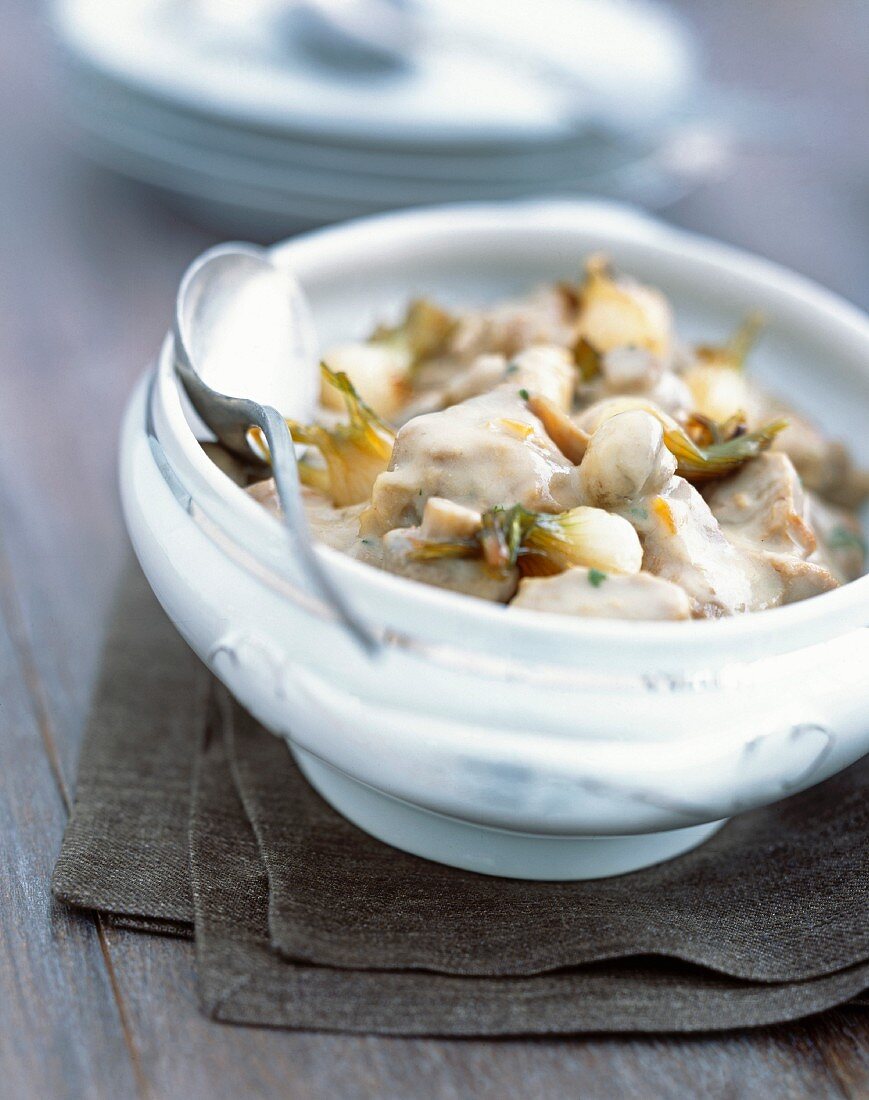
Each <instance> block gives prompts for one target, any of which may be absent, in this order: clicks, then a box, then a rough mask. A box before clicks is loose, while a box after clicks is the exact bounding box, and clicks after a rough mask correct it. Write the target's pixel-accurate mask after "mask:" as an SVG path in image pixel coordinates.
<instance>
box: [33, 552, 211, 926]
mask: <svg viewBox="0 0 869 1100" xmlns="http://www.w3.org/2000/svg"><path fill="white" fill-rule="evenodd" d="M210 684H211V677H210V674H209V672H208V670H207V669H206V668H205V667H204V666H203V665H202V664H201V663H200V661H199V659H198V658H197V657H196V655H195V654H194V653H193V652H192V650H191V649H190V648H189V646H188V645H187V643H186V642H185V641H184V639H183V638H182V637H181V635H180V634H179V633H178V631H177V630H175V628H174V627H173V626H172V624H171V623H170V622H169V620H168V619H167V618H166V615H165V614H164V613H163V611H162V609H161V608H160V605H159V604H158V603H157V600H156V599H155V597H154V594H153V593H152V591H151V589H150V587H149V586H148V582H147V581H146V580H145V577H144V576H143V574H142V571H141V570H140V569H139V567H138V566H137V565H135V564H134V563H131V564H130V567H129V568H128V569H127V570H126V571H125V574H124V579H123V581H122V583H121V586H120V590H119V593H118V596H117V599H116V602H115V608H114V613H113V617H112V622H111V624H110V627H109V633H108V636H107V638H106V644H105V650H104V654H103V665H102V671H101V676H100V680H99V683H98V685H97V692H96V698H95V700H94V705H93V707H92V709H91V714H90V721H89V724H88V729H87V732H86V734H85V738H84V743H83V744H82V750H81V756H80V757H79V764H78V780H77V783H76V797H75V805H74V807H73V812H72V815H71V817H70V820H69V823H68V824H67V828H66V833H65V835H64V838H63V847H62V848H61V852H60V857H59V859H58V861H57V864H56V866H55V868H54V875H53V878H52V889H53V890H54V893H55V895H56V896H57V897H59V898H60V899H62V900H63V901H65V902H67V903H68V904H70V905H76V906H79V907H81V908H85V909H99V910H102V911H104V912H106V913H109V914H111V915H112V917H113V918H114V919H115V920H117V922H118V923H119V924H124V925H125V926H128V927H142V928H143V929H145V930H149V929H150V930H155V929H156V930H160V931H166V932H180V933H182V934H183V933H184V932H186V933H187V934H188V935H189V934H190V931H191V926H192V922H193V902H192V899H191V896H190V868H189V857H188V844H187V826H188V819H189V817H190V782H191V775H192V769H193V758H194V753H195V749H196V745H197V738H198V736H199V731H200V730H201V728H202V725H203V722H204V720H205V708H206V704H207V701H208V695H209V691H210ZM185 926H186V927H185Z"/></svg>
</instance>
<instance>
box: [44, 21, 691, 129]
mask: <svg viewBox="0 0 869 1100" xmlns="http://www.w3.org/2000/svg"><path fill="white" fill-rule="evenodd" d="M272 7H274V6H272ZM263 9H264V5H262V4H260V5H259V6H258V7H255V8H254V11H253V14H252V17H251V20H250V21H249V23H248V25H247V26H245V24H244V23H243V22H237V23H236V25H235V26H234V28H233V29H232V31H233V33H232V34H227V33H226V32H225V31H222V30H221V26H220V24H219V23H218V22H216V21H213V20H212V21H210V20H209V18H208V6H207V5H200V4H196V3H193V2H191V0H162V2H161V0H123V2H118V3H116V4H114V5H113V6H112V10H111V15H110V16H109V15H108V14H107V11H106V7H105V4H104V3H103V2H102V0H56V4H55V10H54V20H55V23H56V26H57V27H58V30H59V33H60V35H61V37H62V39H63V40H64V42H65V43H66V44H67V47H68V48H69V49H71V50H72V51H73V52H74V53H76V54H78V55H79V56H80V57H82V58H83V59H86V61H87V63H88V64H89V65H91V66H92V67H94V68H96V69H97V70H99V71H101V72H105V73H107V74H109V75H111V76H113V77H114V78H115V79H117V80H119V81H121V82H123V83H128V84H131V85H133V86H136V87H139V88H142V89H145V90H147V91H148V92H149V93H150V94H152V95H155V96H159V97H163V98H166V99H169V100H177V101H178V102H180V103H183V104H185V105H186V106H188V107H191V108H195V109H197V110H203V111H207V112H210V113H212V114H214V115H216V116H220V117H226V118H230V119H233V120H235V121H241V122H244V123H247V124H254V125H257V124H261V125H269V126H274V127H280V128H286V129H291V130H295V131H299V132H305V133H310V134H315V135H317V136H318V137H319V136H322V135H326V134H328V135H332V136H339V137H349V138H351V139H354V140H363V139H364V140H375V141H379V142H387V141H388V142H394V143H396V144H399V145H403V144H410V145H416V146H418V145H420V144H422V143H430V144H441V145H444V144H445V145H454V146H462V145H465V144H467V143H469V142H470V143H471V144H474V145H479V144H480V143H485V142H490V143H494V144H501V145H503V144H507V145H509V144H511V143H520V144H525V143H528V142H535V141H541V140H543V141H549V140H552V139H553V138H558V137H564V136H566V135H568V134H572V133H576V132H577V131H578V130H581V129H584V128H585V127H586V126H587V125H588V124H589V123H590V122H594V121H595V120H602V119H604V118H606V119H607V120H608V122H609V123H610V124H618V125H630V126H641V125H647V124H648V123H650V122H652V121H659V120H660V118H661V117H663V116H667V115H669V114H671V113H672V111H673V110H674V109H675V107H676V106H677V105H679V104H681V103H683V102H684V100H685V99H686V97H687V96H688V95H689V93H690V90H691V87H692V85H693V82H694V78H695V71H696V64H695V61H694V57H693V51H692V49H691V47H690V46H689V44H688V42H687V39H686V35H685V33H684V31H683V30H682V29H681V27H680V26H679V25H677V24H676V22H675V20H674V19H673V18H672V17H670V16H669V15H668V14H667V13H666V12H665V11H664V10H663V9H661V8H660V7H658V6H657V5H656V4H653V3H651V2H649V0H645V2H640V0H633V2H631V3H626V2H625V0H583V3H582V4H578V3H575V2H574V0H534V2H531V0H512V3H511V4H510V17H509V19H505V18H504V10H503V6H502V4H501V3H500V0H473V2H472V3H469V2H468V0H437V2H436V3H434V4H432V5H430V9H431V11H432V13H433V19H434V21H435V23H436V24H437V28H438V29H437V30H436V31H432V32H431V33H429V34H427V35H426V36H425V37H424V38H423V40H422V44H421V45H420V48H419V50H418V51H417V53H416V54H415V57H414V60H415V64H414V65H412V66H411V67H409V69H408V70H407V72H406V73H405V74H400V75H398V76H395V77H393V78H391V79H383V80H379V81H376V80H375V81H372V80H368V81H366V82H365V83H362V82H361V81H355V80H352V79H350V78H347V77H345V78H343V79H336V77H335V74H334V73H333V72H331V71H329V70H326V69H324V68H322V67H319V66H316V65H312V64H311V62H310V59H309V58H306V57H305V56H304V55H302V54H300V53H299V51H298V50H297V49H296V45H295V42H294V40H293V38H292V36H290V35H285V36H284V37H283V38H282V37H281V33H280V28H279V26H278V25H277V24H276V25H275V29H274V30H273V31H272V32H271V33H268V34H267V33H259V31H260V29H259V28H258V27H257V26H256V25H255V24H256V18H257V16H258V15H262V14H263ZM267 14H268V12H266V15H267ZM457 28H459V29H457ZM463 41H464V42H465V43H466V44H465V45H464V46H463V45H461V42H463ZM525 58H535V59H536V60H534V61H527V62H524V63H520V62H522V61H524V59H525ZM553 74H555V75H553Z"/></svg>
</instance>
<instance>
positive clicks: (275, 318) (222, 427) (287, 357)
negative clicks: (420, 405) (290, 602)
mask: <svg viewBox="0 0 869 1100" xmlns="http://www.w3.org/2000/svg"><path fill="white" fill-rule="evenodd" d="M174 354H175V370H176V372H177V374H178V376H179V378H180V380H181V382H182V385H183V387H184V390H185V392H186V394H187V396H188V398H189V399H190V403H191V404H192V405H193V408H194V409H195V410H196V412H197V414H198V415H199V417H200V418H201V419H202V421H203V422H204V424H205V425H206V427H207V428H209V429H210V430H211V431H212V432H214V434H215V435H216V436H217V438H218V440H219V441H220V442H221V443H222V444H223V446H224V447H226V448H227V449H228V450H229V451H231V452H232V453H233V454H235V455H237V456H238V457H239V458H241V459H243V460H244V461H245V462H247V463H249V464H251V463H252V464H259V465H263V466H265V465H267V464H268V463H266V462H265V460H264V459H263V458H262V456H261V455H260V454H259V453H258V452H257V451H256V450H255V449H254V448H253V447H252V446H251V444H250V430H251V428H253V427H258V428H259V429H260V430H261V431H262V433H263V435H264V436H265V439H266V443H267V444H268V451H269V461H270V464H271V468H272V474H273V476H274V479H275V488H276V489H277V494H278V499H279V501H280V505H281V516H282V518H283V521H284V525H285V527H286V528H287V531H288V532H289V534H290V539H291V542H292V550H293V551H294V552H295V553H296V554H298V556H299V560H300V561H301V562H302V564H303V567H304V569H305V572H306V574H307V578H308V580H309V582H310V583H311V585H312V587H313V588H314V590H315V591H317V592H318V593H319V594H320V595H321V596H322V597H323V598H324V599H325V600H326V601H327V603H328V604H329V605H330V606H331V607H332V609H333V610H334V611H335V612H336V613H337V614H338V615H339V616H340V618H341V619H342V620H343V621H344V623H345V624H346V626H347V627H348V629H349V630H350V632H351V634H352V636H353V637H355V638H356V639H357V641H359V643H360V644H361V645H363V646H364V648H365V649H367V650H368V651H369V652H374V651H376V650H377V648H378V647H379V641H378V639H377V638H376V636H375V634H374V633H373V632H372V630H371V629H370V628H369V627H368V626H367V625H366V624H365V623H363V622H362V621H361V620H360V619H359V617H358V616H357V614H356V613H355V611H354V610H353V608H352V607H351V606H350V604H349V603H348V601H347V599H346V597H345V596H344V594H343V592H341V590H340V589H339V588H338V587H337V586H336V585H335V583H334V581H333V580H332V578H331V576H330V575H329V573H328V572H327V571H326V569H325V568H324V567H323V564H322V562H321V561H320V558H319V557H318V555H317V552H316V550H315V548H314V544H313V538H312V535H311V532H310V529H309V526H308V521H307V517H306V515H305V509H304V506H303V504H302V497H301V491H300V486H299V472H298V464H297V462H296V449H295V445H294V444H293V439H292V436H291V435H290V431H289V428H288V427H287V423H286V420H285V419H284V417H285V416H287V415H290V414H292V415H293V416H294V417H296V418H297V419H302V420H306V419H309V418H310V415H311V412H312V410H313V407H314V402H315V398H316V394H317V386H318V384H319V376H318V368H317V340H316V333H315V331H314V324H313V320H312V318H311V313H310V309H309V307H308V304H307V301H306V299H305V295H304V292H303V291H302V288H301V287H300V286H299V284H298V283H297V282H296V280H295V278H294V277H293V276H292V274H291V273H290V272H289V270H288V269H286V268H284V269H280V268H278V267H276V266H275V265H274V264H273V263H272V262H271V260H270V259H269V258H268V256H267V255H266V253H265V252H263V251H262V250H260V249H258V248H256V247H255V246H254V245H247V244H225V245H219V246H217V247H216V248H212V249H209V250H208V251H207V252H204V253H203V254H202V255H201V256H200V257H199V258H198V259H196V260H194V262H193V263H192V264H191V265H190V267H189V268H188V269H187V271H186V272H185V273H184V276H183V278H182V280H181V285H180V286H179V288H178V296H177V299H176V304H175V326H174ZM275 406H277V407H275ZM278 409H280V410H281V411H280V412H279V411H278Z"/></svg>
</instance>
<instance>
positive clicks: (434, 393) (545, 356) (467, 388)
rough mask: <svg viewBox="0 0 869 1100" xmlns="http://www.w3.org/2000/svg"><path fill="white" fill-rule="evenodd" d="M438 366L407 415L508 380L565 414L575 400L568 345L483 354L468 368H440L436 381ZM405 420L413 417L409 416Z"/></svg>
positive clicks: (445, 405) (445, 404) (454, 402)
mask: <svg viewBox="0 0 869 1100" xmlns="http://www.w3.org/2000/svg"><path fill="white" fill-rule="evenodd" d="M437 367H438V364H433V365H430V366H429V369H428V371H427V375H428V381H427V382H426V383H425V385H423V386H422V388H421V390H420V392H419V393H418V394H417V396H416V397H415V398H414V399H413V400H412V401H411V402H410V403H409V404H408V406H407V408H406V410H405V414H408V413H409V414H410V415H411V416H420V415H422V414H423V413H427V412H436V411H438V410H440V409H445V408H449V406H450V405H458V404H460V403H461V402H462V401H467V400H469V399H470V398H471V397H478V396H479V395H480V394H484V393H489V392H490V391H491V390H493V389H495V388H496V387H497V386H500V385H503V384H505V383H509V384H510V385H512V386H515V388H516V390H517V392H518V391H519V390H525V391H526V392H527V393H528V394H529V395H538V396H539V397H541V398H542V399H544V400H548V401H550V402H551V403H552V404H553V405H554V406H555V407H557V408H558V409H559V410H561V411H564V412H565V413H566V412H567V411H568V410H569V409H570V406H571V404H572V401H573V390H574V384H575V379H576V369H575V367H574V365H573V360H572V359H571V357H570V355H569V353H568V352H567V350H566V349H565V348H560V347H556V346H554V345H540V346H537V347H531V348H528V349H527V350H526V351H523V352H520V353H519V354H518V355H516V356H515V357H514V358H513V359H510V360H508V359H507V357H506V356H504V355H501V354H486V355H479V356H478V357H477V358H476V359H475V360H474V361H473V363H471V365H470V366H469V367H467V369H461V368H459V369H452V370H449V371H445V370H439V371H438V372H437V373H436V374H434V381H432V375H433V372H434V371H435V369H436V368H437ZM405 419H409V417H408V416H407V415H405Z"/></svg>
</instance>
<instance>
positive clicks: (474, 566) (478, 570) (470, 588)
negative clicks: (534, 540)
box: [353, 527, 519, 603]
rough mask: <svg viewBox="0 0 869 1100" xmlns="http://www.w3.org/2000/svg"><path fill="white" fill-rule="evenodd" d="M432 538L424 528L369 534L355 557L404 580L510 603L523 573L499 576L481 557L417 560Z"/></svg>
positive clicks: (509, 572) (357, 546) (356, 550)
mask: <svg viewBox="0 0 869 1100" xmlns="http://www.w3.org/2000/svg"><path fill="white" fill-rule="evenodd" d="M430 537H431V536H430V535H429V534H428V533H426V532H425V531H423V530H422V529H421V528H420V527H402V528H398V529H396V530H394V531H388V532H387V533H386V534H385V535H384V536H383V538H382V539H378V538H374V537H372V536H369V535H366V536H365V537H364V538H362V539H360V540H359V541H358V542H357V544H356V546H355V548H354V551H353V556H354V557H355V558H357V560H359V561H364V562H366V563H367V564H369V565H375V566H377V567H378V568H380V569H384V570H386V571H387V572H389V573H395V574H397V575H398V576H400V577H407V578H408V579H409V580H413V581H420V582H421V583H423V584H432V585H434V586H435V587H436V588H447V589H449V590H450V591H451V592H462V593H464V594H465V595H466V596H477V597H479V598H480V599H481V600H491V601H494V602H495V603H506V602H507V601H508V600H509V599H510V598H511V597H512V596H513V594H514V592H515V591H516V586H517V585H518V583H519V570H518V569H516V568H515V566H514V567H513V568H510V569H507V570H505V571H504V572H503V573H497V572H493V571H491V570H489V569H488V568H487V567H486V565H485V563H484V562H483V561H482V560H480V559H479V558H436V559H433V560H428V561H414V560H413V558H412V557H411V554H412V552H413V550H414V549H416V547H417V546H418V545H419V544H420V542H422V541H427V540H428V539H429V538H430Z"/></svg>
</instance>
